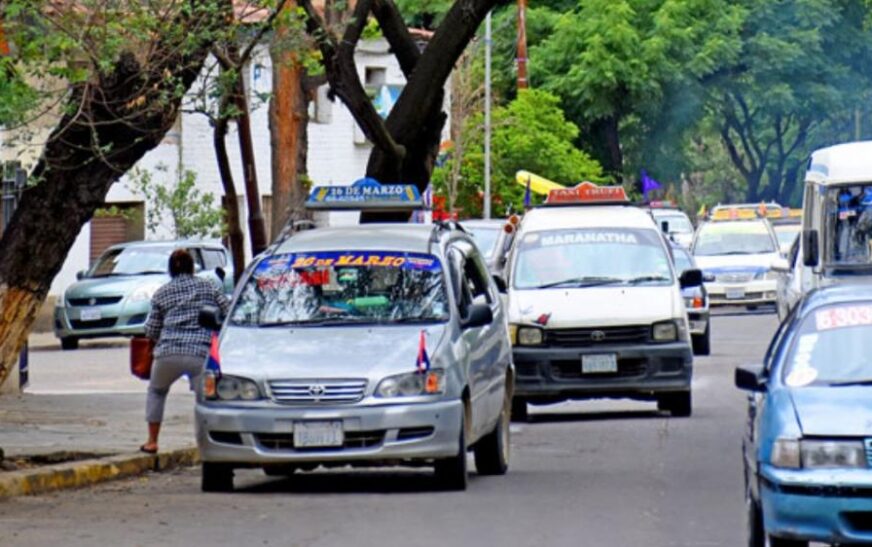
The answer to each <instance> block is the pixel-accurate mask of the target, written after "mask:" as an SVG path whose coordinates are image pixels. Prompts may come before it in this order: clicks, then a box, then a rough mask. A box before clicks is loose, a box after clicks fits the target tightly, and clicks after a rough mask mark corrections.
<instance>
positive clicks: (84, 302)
mask: <svg viewBox="0 0 872 547" xmlns="http://www.w3.org/2000/svg"><path fill="white" fill-rule="evenodd" d="M121 298H122V297H121V296H95V297H93V298H70V299H68V300H69V303H70V306H106V305H108V304H117V303H119V302H121Z"/></svg>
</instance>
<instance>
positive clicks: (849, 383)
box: [829, 378, 872, 387]
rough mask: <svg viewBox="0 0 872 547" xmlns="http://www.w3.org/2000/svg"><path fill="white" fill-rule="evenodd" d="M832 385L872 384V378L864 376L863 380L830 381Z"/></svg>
mask: <svg viewBox="0 0 872 547" xmlns="http://www.w3.org/2000/svg"><path fill="white" fill-rule="evenodd" d="M829 385H830V387H849V386H872V378H864V379H862V380H845V381H843V382H830V384H829Z"/></svg>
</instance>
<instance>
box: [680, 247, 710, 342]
mask: <svg viewBox="0 0 872 547" xmlns="http://www.w3.org/2000/svg"><path fill="white" fill-rule="evenodd" d="M672 258H673V260H674V261H675V271H676V272H678V273H679V274H680V273H681V272H684V271H687V270H696V269H698V268H697V265H696V263H695V262H694V260H693V257H692V256H691V254H690V252H689V251H688V250H687V249H685V248H684V247H682V246H680V245H678V244H677V243H676V244H674V245H673V246H672ZM709 280H710V281H712V280H713V279H711V278H710V279H709ZM703 281H705V277H703ZM681 296H682V297H683V298H684V307H685V309H687V322H688V324H689V325H690V337H691V341H692V342H693V354H694V355H709V354H711V322H710V317H709V299H708V293H707V292H706V290H705V285H699V286H697V287H686V288H683V289H681Z"/></svg>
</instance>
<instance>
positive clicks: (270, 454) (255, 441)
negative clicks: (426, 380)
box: [195, 399, 463, 466]
mask: <svg viewBox="0 0 872 547" xmlns="http://www.w3.org/2000/svg"><path fill="white" fill-rule="evenodd" d="M462 414H463V404H462V402H461V401H460V400H459V399H454V400H447V401H438V402H433V403H415V404H385V405H378V406H343V407H340V406H332V407H325V408H316V407H289V406H280V405H275V404H271V403H268V404H265V405H260V406H257V407H252V406H243V405H233V404H230V403H203V402H198V403H197V405H196V409H195V424H196V425H195V427H196V435H197V445H198V447H199V449H200V458H201V459H202V460H203V461H207V462H226V463H235V464H238V465H242V466H246V465H248V466H259V465H269V464H293V463H316V464H317V463H331V462H332V463H352V462H373V463H378V462H397V461H409V460H419V461H420V460H430V459H433V458H444V457H450V456H456V455H457V451H458V450H459V447H460V445H459V442H458V439H459V438H460V423H461V416H462ZM305 420H341V421H342V428H343V431H344V432H345V445H344V446H342V447H337V448H317V449H309V448H307V449H300V450H297V449H295V448H294V446H293V430H294V422H295V421H305Z"/></svg>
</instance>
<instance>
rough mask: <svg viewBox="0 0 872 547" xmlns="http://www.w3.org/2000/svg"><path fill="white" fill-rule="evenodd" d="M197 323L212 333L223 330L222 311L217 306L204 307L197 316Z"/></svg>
mask: <svg viewBox="0 0 872 547" xmlns="http://www.w3.org/2000/svg"><path fill="white" fill-rule="evenodd" d="M197 322H198V323H200V326H201V327H203V328H204V329H209V330H212V331H219V330H221V323H223V321H222V319H221V310H219V309H218V308H217V307H216V306H203V307H202V308H200V314H199V315H198V316H197Z"/></svg>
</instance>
